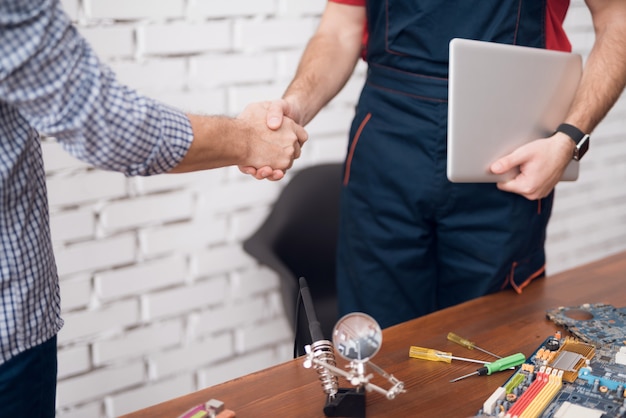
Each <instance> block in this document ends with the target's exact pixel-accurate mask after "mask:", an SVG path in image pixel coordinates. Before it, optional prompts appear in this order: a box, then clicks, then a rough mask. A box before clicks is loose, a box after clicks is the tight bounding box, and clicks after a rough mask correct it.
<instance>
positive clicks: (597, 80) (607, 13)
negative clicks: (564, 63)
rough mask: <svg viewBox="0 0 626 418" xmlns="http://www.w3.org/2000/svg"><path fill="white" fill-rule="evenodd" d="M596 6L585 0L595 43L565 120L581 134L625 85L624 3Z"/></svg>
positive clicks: (596, 121) (594, 3)
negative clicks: (590, 15)
mask: <svg viewBox="0 0 626 418" xmlns="http://www.w3.org/2000/svg"><path fill="white" fill-rule="evenodd" d="M596 3H598V2H597V1H588V5H589V7H590V9H591V11H592V15H593V21H594V28H595V31H596V40H595V43H594V46H593V48H592V50H591V53H590V54H589V58H588V59H587V62H586V64H585V68H584V71H583V76H582V79H581V81H580V85H579V88H578V91H577V93H576V96H575V98H574V101H573V103H572V107H571V109H570V112H569V114H568V116H567V118H566V120H565V122H567V123H570V124H572V125H574V126H576V127H578V128H579V129H581V130H582V131H584V132H591V131H593V129H595V127H596V126H597V125H598V124H599V123H600V121H601V120H602V119H603V118H604V116H606V114H607V113H608V112H609V110H610V109H611V107H612V106H613V105H614V104H615V102H616V101H617V100H618V99H619V97H620V95H621V93H622V91H623V90H624V86H625V84H626V2H624V1H623V0H617V1H613V2H605V3H602V4H601V5H597V4H596ZM607 3H609V5H608V6H607V5H606V4H607Z"/></svg>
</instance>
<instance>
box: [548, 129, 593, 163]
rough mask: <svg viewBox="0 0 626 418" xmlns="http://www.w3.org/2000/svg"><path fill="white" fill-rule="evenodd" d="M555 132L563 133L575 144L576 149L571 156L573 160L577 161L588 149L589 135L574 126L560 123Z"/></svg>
mask: <svg viewBox="0 0 626 418" xmlns="http://www.w3.org/2000/svg"><path fill="white" fill-rule="evenodd" d="M556 132H563V133H564V134H565V135H567V136H569V137H570V138H571V139H572V141H574V143H575V144H576V148H574V153H573V155H572V158H573V159H574V160H576V161H579V160H580V159H581V158H582V157H583V155H585V153H586V152H587V150H588V149H589V134H586V133H584V132H583V131H581V130H580V129H578V128H577V127H575V126H574V125H570V124H569V123H562V124H560V125H559V127H558V128H556ZM556 132H555V133H556Z"/></svg>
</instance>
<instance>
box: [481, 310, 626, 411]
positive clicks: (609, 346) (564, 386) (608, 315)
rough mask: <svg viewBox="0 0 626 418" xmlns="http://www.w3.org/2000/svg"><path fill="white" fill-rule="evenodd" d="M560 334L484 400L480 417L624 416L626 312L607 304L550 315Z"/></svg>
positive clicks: (552, 311)
mask: <svg viewBox="0 0 626 418" xmlns="http://www.w3.org/2000/svg"><path fill="white" fill-rule="evenodd" d="M547 317H548V319H550V320H551V321H553V322H554V323H556V324H558V325H561V326H563V327H564V328H565V329H567V330H568V331H569V332H570V333H571V334H572V337H563V336H562V335H561V333H560V332H559V331H557V332H556V333H555V335H553V336H549V337H548V338H546V339H545V340H544V342H543V343H542V344H541V345H540V346H539V347H538V348H537V349H536V351H535V352H534V353H532V355H531V356H529V357H528V359H527V360H526V362H525V363H524V364H522V366H521V367H520V368H519V369H518V370H517V371H516V372H515V373H514V374H513V375H512V376H511V377H510V378H509V380H507V382H506V383H505V384H504V385H503V386H501V387H499V388H497V389H496V391H495V392H494V393H493V394H492V395H491V396H490V397H489V398H488V399H487V400H486V401H485V402H484V404H483V407H482V409H481V410H480V411H479V412H478V415H477V416H482V417H505V418H516V417H519V418H522V417H524V418H617V417H626V398H625V397H624V388H625V387H626V310H625V309H623V308H619V309H618V308H615V307H613V306H611V305H606V304H585V305H582V306H576V307H570V308H566V307H560V308H557V309H554V310H551V311H548V312H547Z"/></svg>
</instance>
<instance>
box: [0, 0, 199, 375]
mask: <svg viewBox="0 0 626 418" xmlns="http://www.w3.org/2000/svg"><path fill="white" fill-rule="evenodd" d="M40 134H44V135H50V136H54V137H55V138H56V139H57V140H58V142H59V143H60V144H61V145H62V146H63V147H64V148H65V149H66V150H67V151H68V152H70V153H71V154H72V155H74V156H76V157H77V158H80V159H81V160H83V161H86V162H88V163H90V164H92V165H94V166H97V167H100V168H102V169H106V170H115V171H120V172H123V173H125V174H126V175H129V176H131V175H151V174H157V173H162V172H166V171H168V170H169V169H171V168H172V167H174V166H176V165H177V164H178V163H179V162H180V161H181V159H182V158H183V157H184V155H185V154H186V152H187V150H188V149H189V146H190V144H191V141H192V137H193V136H192V132H191V126H190V123H189V120H188V119H187V117H186V116H185V115H184V114H183V113H181V112H179V111H176V110H174V109H170V108H168V107H166V106H164V105H161V104H159V103H157V102H155V101H153V100H150V99H148V98H145V97H142V96H140V95H138V94H137V93H136V92H135V91H133V90H131V89H129V88H127V87H125V86H122V85H120V84H119V83H118V82H117V81H116V79H115V76H114V74H113V73H112V72H111V71H110V70H109V69H108V68H107V67H106V66H104V65H103V64H102V63H100V62H99V61H98V59H97V57H96V56H95V54H94V52H93V51H92V50H91V48H90V47H89V45H88V44H87V43H86V42H85V40H84V39H83V38H82V37H81V36H80V35H79V34H78V32H77V31H76V29H75V28H74V27H73V26H72V24H71V22H70V20H69V18H68V17H67V16H66V15H65V14H64V13H63V11H62V10H61V6H60V5H59V4H58V1H57V0H2V1H0V364H1V363H3V362H5V361H7V360H9V359H10V358H11V357H13V356H15V355H16V354H18V353H20V352H22V351H24V350H26V349H28V348H31V347H33V346H36V345H38V344H41V343H43V342H44V341H46V340H48V339H49V338H51V337H53V336H54V335H55V334H56V333H57V332H58V331H59V329H60V328H61V326H62V324H63V321H62V320H61V317H60V300H59V283H58V277H57V272H56V265H55V261H54V256H53V254H52V244H51V239H50V231H49V218H48V204H47V197H46V179H45V172H44V167H43V159H42V153H41V145H40Z"/></svg>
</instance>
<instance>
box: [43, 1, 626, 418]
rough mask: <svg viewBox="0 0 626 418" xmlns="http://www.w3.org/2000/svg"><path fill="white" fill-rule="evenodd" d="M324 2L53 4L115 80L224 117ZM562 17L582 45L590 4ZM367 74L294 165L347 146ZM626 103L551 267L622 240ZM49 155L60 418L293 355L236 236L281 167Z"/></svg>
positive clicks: (556, 237)
mask: <svg viewBox="0 0 626 418" xmlns="http://www.w3.org/2000/svg"><path fill="white" fill-rule="evenodd" d="M325 1H326V0H297V1H296V0H228V1H201V0H132V1H129V0H124V1H123V0H63V4H64V6H65V8H66V10H67V11H68V13H70V14H71V16H72V18H73V19H74V20H75V21H76V22H77V25H78V26H79V28H80V31H81V33H83V35H84V36H86V37H87V38H88V39H89V41H90V42H91V43H92V45H93V46H94V48H95V49H96V50H97V52H98V53H99V54H100V56H101V57H102V58H103V59H104V60H106V61H107V63H108V64H110V65H111V66H112V67H113V68H114V70H115V71H116V72H117V73H118V76H119V78H120V79H121V80H122V81H123V82H125V83H127V84H129V85H131V86H133V87H135V88H137V89H138V90H139V91H141V92H143V93H145V94H148V95H150V96H153V97H155V98H157V99H161V100H163V101H165V102H167V103H169V104H172V105H175V106H178V107H180V108H181V109H183V110H186V111H194V112H202V113H210V114H213V113H218V114H229V115H234V114H236V113H237V112H239V111H240V110H242V108H243V107H244V106H245V104H247V103H249V102H252V101H258V100H266V99H272V98H276V97H279V96H280V94H281V93H282V91H283V90H284V88H285V87H286V85H287V83H288V82H289V80H290V77H291V75H292V74H293V72H294V70H295V66H296V64H297V61H298V59H299V56H300V53H301V51H302V49H303V47H304V45H305V43H306V41H307V39H308V37H309V36H310V34H311V33H312V32H313V30H314V29H315V27H316V24H317V22H318V17H319V14H320V12H321V10H322V9H323V7H324V5H325ZM568 30H569V31H570V33H571V38H572V40H573V42H574V44H575V47H576V50H577V51H579V52H582V53H586V51H587V50H588V49H589V46H590V45H591V43H592V41H593V35H592V31H591V27H590V23H589V16H588V14H586V13H585V8H584V6H582V0H576V1H574V5H573V8H572V10H571V14H570V17H569V18H568ZM362 81H363V66H362V65H360V66H359V68H358V71H357V75H356V76H355V77H354V78H353V79H352V80H351V81H350V83H349V85H348V86H347V88H346V89H345V90H344V91H343V92H342V93H341V94H340V96H339V97H338V98H337V99H335V100H334V101H333V102H332V103H331V104H330V105H329V107H328V108H327V109H325V110H324V111H322V113H320V115H319V116H318V118H317V119H316V120H315V121H314V122H312V123H311V124H310V125H309V126H308V131H309V133H310V136H311V140H310V141H309V142H308V143H307V145H306V146H305V149H304V154H303V157H302V158H301V159H300V160H298V161H297V162H296V164H295V168H294V171H295V170H297V169H299V168H302V167H304V166H307V165H311V164H317V163H320V162H325V161H337V160H340V159H341V158H342V156H343V154H344V149H345V146H346V131H347V129H348V126H349V123H350V119H351V116H352V113H353V110H352V109H353V105H354V102H355V99H356V97H357V95H358V92H359V89H360V86H361V84H362ZM625 113H626V103H625V101H622V102H621V103H620V104H619V106H618V107H617V108H616V109H615V111H614V112H613V113H612V114H611V116H610V117H609V118H607V120H606V121H605V122H604V124H603V125H602V127H600V128H598V130H597V132H596V134H595V135H594V136H593V143H592V147H591V150H590V153H589V154H588V155H587V156H586V157H585V160H584V161H583V164H582V172H581V179H580V180H579V181H578V182H576V183H572V184H562V185H559V186H558V198H557V203H556V207H555V211H554V218H553V221H552V223H551V225H550V229H549V240H548V241H549V242H548V253H549V266H548V269H549V271H550V272H556V271H560V270H563V269H565V268H569V267H574V266H576V265H579V264H581V263H584V262H588V261H591V260H595V259H598V258H602V257H604V256H606V255H608V254H611V253H614V252H617V251H620V250H623V249H626V188H625V187H624V186H623V184H624V183H625V180H626V164H624V163H623V161H624V159H625V158H626V143H625V142H623V141H622V137H623V136H624V134H625V133H626V126H625V122H624V121H625V120H626V119H625V117H624V116H625ZM44 156H45V163H46V169H47V174H48V187H49V197H50V211H51V226H52V234H53V239H54V244H55V251H56V255H57V264H58V267H59V273H60V277H61V292H62V306H63V316H64V318H65V321H66V325H65V327H64V328H63V330H62V331H61V333H60V335H59V363H60V364H59V386H58V416H59V417H64V418H68V417H72V418H73V417H113V416H117V415H120V414H123V413H127V412H131V411H133V410H136V409H139V408H142V407H145V406H148V405H152V404H155V403H158V402H162V401H164V400H166V399H170V398H172V397H176V396H179V395H182V394H185V393H188V392H191V391H195V390H198V389H200V388H203V387H206V386H210V385H213V384H216V383H219V382H222V381H225V380H228V379H231V378H234V377H236V376H239V375H242V374H246V373H249V372H252V371H254V370H257V369H261V368H265V367H268V366H271V365H273V364H276V363H278V362H282V361H284V360H287V359H289V358H291V353H292V342H291V335H290V326H289V323H288V321H287V319H286V318H285V317H284V314H283V312H282V308H281V304H280V297H279V293H278V280H277V277H276V275H275V274H274V273H273V272H271V271H269V270H267V269H263V268H259V267H258V266H257V265H256V263H255V262H254V260H252V259H251V258H250V257H248V256H247V255H246V254H245V253H244V252H243V250H242V248H241V241H242V240H243V239H245V237H247V236H248V235H249V234H250V233H252V231H254V230H255V229H256V228H257V227H258V226H259V225H260V223H261V222H262V220H263V219H264V217H265V215H266V214H267V213H268V211H269V207H270V205H271V203H272V202H273V200H274V199H275V198H276V196H277V194H278V193H279V191H280V188H281V187H283V186H284V185H285V184H286V182H285V181H283V182H277V183H274V182H258V181H256V180H253V179H251V178H249V177H246V176H244V175H242V174H240V173H239V171H238V170H237V169H236V168H229V169H220V170H214V171H210V172H205V173H196V174H184V175H166V176H156V177H152V178H125V177H124V176H122V175H120V174H117V173H109V172H103V171H99V170H94V169H91V168H89V167H87V166H86V165H84V164H82V163H80V162H78V161H77V160H75V159H73V158H72V157H70V156H68V155H67V154H65V153H64V152H63V151H62V150H61V149H60V147H59V146H58V145H57V144H56V143H54V142H53V141H47V142H45V143H44ZM288 177H289V176H288ZM287 180H288V178H287ZM591 279H592V278H590V280H591ZM590 302H593V301H590Z"/></svg>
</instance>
